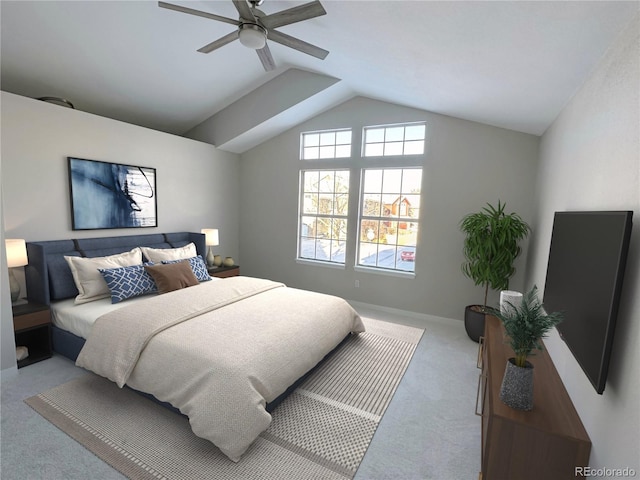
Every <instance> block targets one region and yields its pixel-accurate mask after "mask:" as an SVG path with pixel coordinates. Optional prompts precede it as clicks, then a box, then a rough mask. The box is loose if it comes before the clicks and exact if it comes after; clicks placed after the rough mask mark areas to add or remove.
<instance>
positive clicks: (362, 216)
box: [354, 162, 424, 276]
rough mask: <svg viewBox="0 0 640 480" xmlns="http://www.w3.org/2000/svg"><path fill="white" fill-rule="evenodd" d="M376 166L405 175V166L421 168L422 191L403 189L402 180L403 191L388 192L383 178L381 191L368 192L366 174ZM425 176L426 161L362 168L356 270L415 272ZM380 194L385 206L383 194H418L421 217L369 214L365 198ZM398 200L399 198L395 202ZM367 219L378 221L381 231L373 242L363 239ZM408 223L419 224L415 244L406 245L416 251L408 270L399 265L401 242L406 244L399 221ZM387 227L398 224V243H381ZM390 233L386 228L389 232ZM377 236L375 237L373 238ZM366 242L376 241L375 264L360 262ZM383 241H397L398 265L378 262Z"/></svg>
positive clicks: (401, 197)
mask: <svg viewBox="0 0 640 480" xmlns="http://www.w3.org/2000/svg"><path fill="white" fill-rule="evenodd" d="M374 170H380V171H382V172H383V176H384V172H385V171H389V170H401V171H402V172H403V175H404V171H405V170H419V171H420V193H408V192H403V191H402V190H403V186H402V183H401V185H400V191H399V192H388V193H386V194H385V193H384V186H383V183H382V179H381V187H380V192H378V191H376V192H367V191H366V182H365V176H366V172H367V171H374ZM423 176H424V168H423V166H422V165H398V166H388V164H386V162H385V165H376V166H373V165H371V166H364V167H362V168H360V191H359V196H358V206H359V208H358V220H357V231H356V254H355V260H354V268H355V269H356V270H365V269H366V271H380V272H386V273H393V274H396V275H401V276H405V275H411V276H415V262H416V260H415V253H416V252H417V250H418V237H419V235H420V230H421V227H422V220H421V215H420V213H421V207H422V184H423ZM378 193H379V194H380V207H381V208H382V206H383V205H384V203H383V202H382V200H383V198H384V196H385V195H391V196H396V195H397V196H398V200H400V201H402V199H403V198H404V197H405V196H407V195H413V196H418V197H419V202H418V207H417V208H418V210H419V214H418V217H411V216H409V215H400V214H398V215H385V214H384V212H382V211H380V212H379V214H378V215H372V214H368V213H366V212H365V208H366V201H365V195H367V194H378ZM394 203H395V202H394ZM364 222H373V223H377V224H378V226H377V229H376V231H377V235H378V241H376V242H373V241H370V242H366V241H363V240H362V239H363V235H364V233H363V231H362V228H363V224H364ZM383 223H385V224H387V225H384V227H382V224H383ZM402 223H405V224H416V238H415V241H414V243H413V244H412V245H406V247H412V248H413V252H414V258H413V269H411V270H406V269H401V268H397V265H398V255H400V252H399V248H400V247H401V246H403V245H402V244H399V243H398V240H397V236H398V235H399V230H400V229H399V225H400V224H402ZM393 224H395V227H394V226H392V225H393ZM383 228H395V229H396V232H395V235H396V240H395V243H393V244H386V243H381V242H380V241H379V236H380V231H381V230H382V229H383ZM403 230H411V228H409V229H406V228H405V229H403ZM385 235H386V232H385ZM371 240H373V239H371ZM363 244H370V245H376V248H375V250H376V253H375V255H376V264H375V265H368V264H363V263H360V255H361V249H362V245H363ZM380 245H393V246H394V250H395V255H394V262H393V264H394V266H393V267H386V266H380V265H379V264H378V253H379V250H380V247H379V246H380Z"/></svg>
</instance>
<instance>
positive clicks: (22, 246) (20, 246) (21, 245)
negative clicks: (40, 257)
mask: <svg viewBox="0 0 640 480" xmlns="http://www.w3.org/2000/svg"><path fill="white" fill-rule="evenodd" d="M4 242H5V247H6V249H7V266H8V267H9V268H13V267H24V266H25V265H26V264H28V263H29V258H28V257H27V244H26V243H25V241H24V240H22V239H18V238H7V239H5V241H4Z"/></svg>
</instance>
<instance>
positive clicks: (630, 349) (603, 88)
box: [527, 16, 640, 475]
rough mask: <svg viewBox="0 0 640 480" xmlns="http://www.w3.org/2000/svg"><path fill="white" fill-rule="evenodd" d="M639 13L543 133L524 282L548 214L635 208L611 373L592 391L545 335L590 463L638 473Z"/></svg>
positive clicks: (536, 276)
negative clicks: (587, 442) (587, 443)
mask: <svg viewBox="0 0 640 480" xmlns="http://www.w3.org/2000/svg"><path fill="white" fill-rule="evenodd" d="M639 59H640V16H636V18H635V20H634V21H633V22H632V23H631V24H630V26H629V27H628V28H627V29H626V31H625V32H624V33H623V34H622V35H621V37H620V38H619V40H618V42H617V43H616V44H614V45H613V46H612V47H611V49H610V50H609V51H608V53H607V55H606V56H605V58H604V59H603V60H602V61H601V63H600V65H599V66H598V68H597V69H596V70H595V71H594V72H593V73H592V75H591V77H590V79H589V80H588V81H587V82H586V83H585V85H584V86H583V87H582V89H581V90H580V91H579V92H578V93H577V94H576V95H575V96H574V98H573V100H572V101H571V102H570V103H569V104H568V105H567V107H566V108H565V109H564V110H563V112H562V113H561V115H560V116H559V117H558V118H557V119H556V121H555V122H554V124H553V125H552V126H551V127H550V128H549V129H548V130H547V132H546V133H545V134H544V136H543V137H542V142H541V147H540V159H541V165H540V174H539V179H538V189H537V194H536V203H537V214H536V217H535V234H534V235H533V237H532V240H531V247H530V258H529V265H530V266H529V268H527V271H528V275H527V284H530V285H531V284H533V283H536V284H537V285H538V286H539V287H540V288H541V289H542V288H543V287H544V282H545V276H546V268H547V259H548V255H549V247H550V244H551V230H552V227H553V214H554V212H555V211H563V210H633V212H634V226H633V231H632V238H631V248H630V251H629V257H628V259H627V268H626V272H625V280H624V289H623V292H622V298H621V303H620V311H619V313H618V321H617V326H616V333H615V341H614V345H613V354H612V357H611V364H610V366H609V378H608V382H607V385H606V387H605V391H604V394H603V395H598V394H597V393H596V392H595V390H594V389H593V387H592V386H591V384H590V383H589V381H588V380H587V377H586V375H585V374H584V373H583V372H582V370H581V368H580V366H579V365H578V364H577V362H576V361H575V359H574V358H573V355H572V354H571V352H570V351H569V350H568V348H567V347H566V345H565V344H564V343H563V342H562V340H561V339H560V338H559V336H558V334H557V331H556V330H555V329H554V330H553V331H552V332H551V334H550V336H549V338H548V339H547V340H546V341H545V343H546V345H547V348H548V350H549V352H550V354H551V357H552V358H553V362H554V364H555V366H556V368H557V369H558V372H559V373H560V376H561V377H562V380H563V382H564V384H565V386H566V387H567V390H568V391H569V395H570V396H571V398H572V400H573V403H574V404H575V406H576V409H577V410H578V413H579V414H580V417H581V418H582V422H583V423H584V425H585V428H586V429H587V431H588V432H589V435H590V437H591V441H592V442H593V450H592V454H591V460H590V465H591V466H592V467H594V468H605V467H607V468H624V467H629V468H633V469H635V471H636V475H638V474H640V461H639V459H640V400H639V399H640V374H639V373H638V366H640V353H639V351H640V321H639V319H640V295H639V294H638V293H639V292H640V180H639V178H640V88H639V86H640V60H639Z"/></svg>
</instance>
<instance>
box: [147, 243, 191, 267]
mask: <svg viewBox="0 0 640 480" xmlns="http://www.w3.org/2000/svg"><path fill="white" fill-rule="evenodd" d="M140 249H141V250H142V252H143V253H144V256H145V257H147V260H149V261H151V262H153V263H160V262H162V261H166V260H184V259H187V258H193V257H195V256H196V255H198V253H197V252H196V246H195V244H194V243H190V244H189V245H185V246H184V247H180V248H151V247H140Z"/></svg>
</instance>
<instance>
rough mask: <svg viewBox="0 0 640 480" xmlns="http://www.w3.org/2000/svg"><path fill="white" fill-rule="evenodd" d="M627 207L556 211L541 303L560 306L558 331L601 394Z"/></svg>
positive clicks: (551, 308)
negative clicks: (587, 210)
mask: <svg viewBox="0 0 640 480" xmlns="http://www.w3.org/2000/svg"><path fill="white" fill-rule="evenodd" d="M632 216H633V212H631V211H602V212H597V211H592V212H556V213H555V216H554V221H553V232H552V234H551V247H550V249H549V263H548V265H547V279H546V283H545V288H544V299H543V303H544V307H545V310H546V311H547V312H556V311H560V312H563V313H564V320H563V321H562V322H561V323H559V324H558V325H557V327H556V328H557V329H558V332H559V333H560V337H561V338H562V339H563V340H564V342H565V343H566V344H567V346H568V347H569V350H571V353H573V355H574V357H575V358H576V360H577V361H578V363H579V364H580V366H581V367H582V370H584V373H585V374H586V375H587V377H588V378H589V381H591V383H592V384H593V387H594V388H595V390H596V392H598V393H599V394H602V392H603V391H604V387H605V384H606V380H607V373H608V370H609V359H610V357H611V348H612V346H613V337H614V332H615V327H616V317H617V314H618V304H619V302H620V294H621V292H622V281H623V277H624V269H625V264H626V260H627V252H628V250H629V242H630V238H631V218H632Z"/></svg>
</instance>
